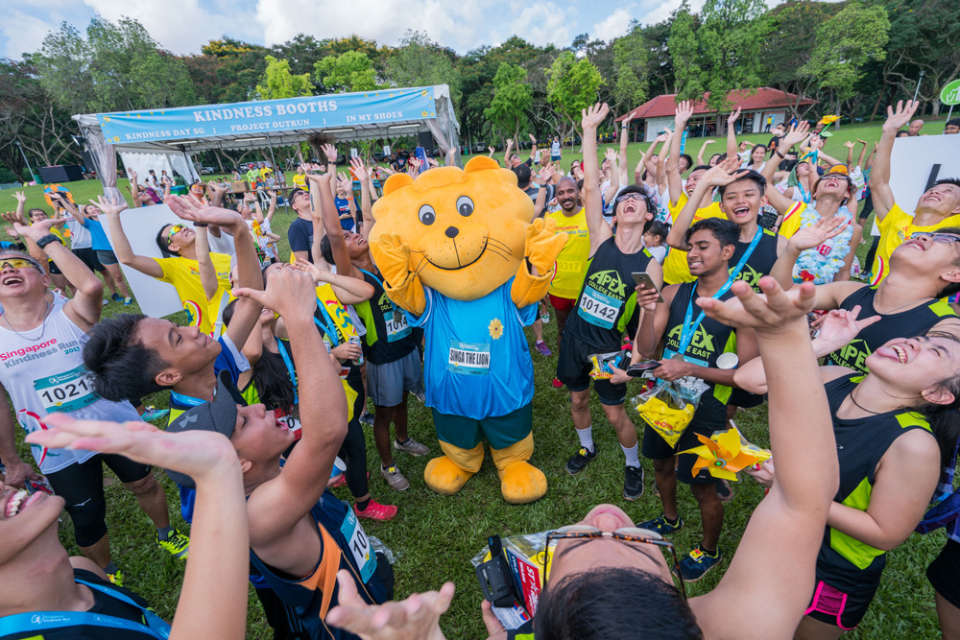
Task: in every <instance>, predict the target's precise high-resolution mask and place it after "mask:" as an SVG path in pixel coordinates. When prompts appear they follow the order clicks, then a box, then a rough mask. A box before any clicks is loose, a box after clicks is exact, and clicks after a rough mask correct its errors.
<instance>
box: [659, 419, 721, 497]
mask: <svg viewBox="0 0 960 640" xmlns="http://www.w3.org/2000/svg"><path fill="white" fill-rule="evenodd" d="M725 428H726V425H724V424H723V423H715V422H706V421H703V420H697V416H696V415H694V417H693V420H691V421H690V424H688V425H687V428H686V430H685V431H684V432H683V435H681V436H680V439H679V440H677V444H676V445H674V446H672V447H671V446H670V445H669V444H667V441H666V440H664V439H663V438H661V437H660V435H659V434H658V433H657V432H656V431H654V430H653V429H651V428H650V426H649V425H647V426H645V427H644V428H643V445H642V446H641V453H643V456H644V457H645V458H650V459H651V460H665V459H667V458H672V457H673V456H677V480H679V481H680V482H685V483H687V484H711V483H716V481H717V479H716V478H714V477H713V476H711V475H710V473H709V472H707V471H706V470H705V469H701V470H700V471H699V472H698V473H697V475H696V476H694V475H692V474H691V471H693V463H694V462H696V461H697V456H696V455H694V454H692V453H681V454H678V453H677V452H678V451H686V450H687V449H692V448H693V447H697V446H700V444H701V442H700V440H698V439H697V434H698V433H699V434H701V435H705V436H710V435H712V434H713V433H714V432H715V431H722V430H723V429H725Z"/></svg>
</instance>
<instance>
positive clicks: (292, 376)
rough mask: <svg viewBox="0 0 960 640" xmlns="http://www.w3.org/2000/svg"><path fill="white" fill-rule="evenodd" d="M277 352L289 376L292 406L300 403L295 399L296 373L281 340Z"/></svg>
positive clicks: (278, 342)
mask: <svg viewBox="0 0 960 640" xmlns="http://www.w3.org/2000/svg"><path fill="white" fill-rule="evenodd" d="M314 320H316V318H314ZM277 350H279V351H280V357H281V358H283V364H284V366H285V367H286V368H287V375H288V376H290V384H292V385H293V404H299V402H300V401H299V400H298V399H297V371H296V369H294V368H293V362H292V361H291V360H290V354H289V353H287V348H286V347H284V346H283V341H282V340H277Z"/></svg>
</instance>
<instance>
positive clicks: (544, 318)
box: [540, 311, 550, 324]
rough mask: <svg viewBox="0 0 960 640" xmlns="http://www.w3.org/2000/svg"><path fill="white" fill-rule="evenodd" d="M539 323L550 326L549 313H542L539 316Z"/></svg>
mask: <svg viewBox="0 0 960 640" xmlns="http://www.w3.org/2000/svg"><path fill="white" fill-rule="evenodd" d="M540 322H542V323H543V324H550V312H549V311H544V312H543V313H541V314H540Z"/></svg>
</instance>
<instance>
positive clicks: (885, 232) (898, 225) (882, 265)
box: [870, 203, 960, 285]
mask: <svg viewBox="0 0 960 640" xmlns="http://www.w3.org/2000/svg"><path fill="white" fill-rule="evenodd" d="M877 224H878V226H879V227H880V243H879V244H878V245H877V256H876V258H875V259H874V261H873V270H872V271H873V280H872V281H871V282H870V284H871V285H877V284H880V283H881V282H882V281H883V279H884V278H886V277H887V274H888V273H890V256H891V255H893V252H894V250H895V249H896V248H897V247H899V246H900V245H901V244H902V243H903V241H904V240H906V239H907V238H909V237H910V234H911V233H913V232H914V231H936V230H937V229H942V228H944V227H960V214H958V215H955V216H948V217H946V218H944V219H943V220H941V221H940V222H938V223H937V224H932V225H928V226H925V227H920V226H917V225H914V224H913V216H912V215H910V214H909V213H907V212H906V211H904V210H903V209H902V208H901V207H900V205H898V204H896V203H894V205H893V206H892V207H890V211H888V212H887V215H885V216H884V217H883V219H882V220H880V221H879V222H878V223H877Z"/></svg>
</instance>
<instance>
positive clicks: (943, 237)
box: [910, 231, 960, 244]
mask: <svg viewBox="0 0 960 640" xmlns="http://www.w3.org/2000/svg"><path fill="white" fill-rule="evenodd" d="M921 238H927V239H928V240H930V241H932V242H942V243H943V244H953V243H954V242H960V236H958V235H956V234H953V233H937V232H936V231H914V232H913V233H911V234H910V239H911V240H919V239H921Z"/></svg>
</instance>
